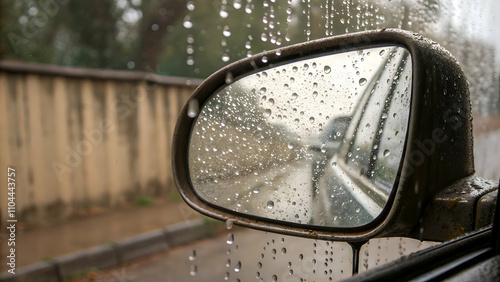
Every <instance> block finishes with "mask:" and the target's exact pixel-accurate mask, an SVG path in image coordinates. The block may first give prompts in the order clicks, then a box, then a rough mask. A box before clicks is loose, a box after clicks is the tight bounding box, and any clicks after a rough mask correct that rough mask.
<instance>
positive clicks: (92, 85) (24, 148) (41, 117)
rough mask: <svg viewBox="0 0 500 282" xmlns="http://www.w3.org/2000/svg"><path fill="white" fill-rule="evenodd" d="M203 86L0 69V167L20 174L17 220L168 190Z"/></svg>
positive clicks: (5, 65)
mask: <svg viewBox="0 0 500 282" xmlns="http://www.w3.org/2000/svg"><path fill="white" fill-rule="evenodd" d="M199 83H200V81H198V80H189V79H185V78H172V77H161V76H158V75H155V74H151V73H146V72H123V71H103V70H84V69H75V68H66V67H57V66H42V65H33V64H23V63H13V62H0V101H1V102H0V107H1V108H0V129H1V132H2V134H1V136H0V156H1V157H0V167H2V168H7V166H10V167H14V168H15V169H16V171H17V175H16V181H17V183H16V187H19V189H17V190H16V193H17V194H16V211H17V215H18V219H20V220H24V221H29V220H32V219H40V218H45V217H52V216H63V215H68V214H70V213H71V212H73V211H74V210H75V209H79V208H88V207H91V206H96V205H97V206H105V207H106V206H114V205H117V204H120V203H122V202H124V201H127V200H131V199H134V198H135V197H137V196H138V195H139V194H140V195H150V196H155V195H160V194H164V193H166V192H167V191H168V190H169V189H173V187H174V186H173V180H172V177H171V172H170V144H171V136H172V132H173V129H174V126H175V122H176V119H177V116H178V114H179V111H180V108H181V107H182V105H183V104H184V102H185V101H186V100H187V98H188V96H189V95H190V93H191V91H192V90H193V89H194V86H196V85H197V84H199ZM6 174H7V173H1V174H0V182H1V183H7V180H6V178H5V177H6ZM21 187H22V188H21ZM6 197H7V193H1V194H0V201H1V204H0V206H2V207H3V206H7V205H6V203H7V198H6ZM5 211H6V210H5ZM5 211H4V210H2V211H0V212H2V214H1V215H2V219H5V217H6V214H5Z"/></svg>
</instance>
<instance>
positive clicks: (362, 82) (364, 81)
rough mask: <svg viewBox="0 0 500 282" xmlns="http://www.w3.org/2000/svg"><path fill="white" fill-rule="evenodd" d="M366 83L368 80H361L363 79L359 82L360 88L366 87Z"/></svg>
mask: <svg viewBox="0 0 500 282" xmlns="http://www.w3.org/2000/svg"><path fill="white" fill-rule="evenodd" d="M366 81H367V80H366V78H361V79H360V80H359V85H360V86H363V85H365V84H366Z"/></svg>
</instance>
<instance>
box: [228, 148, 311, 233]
mask: <svg viewBox="0 0 500 282" xmlns="http://www.w3.org/2000/svg"><path fill="white" fill-rule="evenodd" d="M227 182H230V181H226V182H225V183H224V184H222V185H221V186H220V187H224V189H225V190H226V191H228V192H227V193H226V198H227V201H225V202H224V205H230V208H231V209H232V210H235V211H239V212H244V213H249V214H252V215H257V216H262V217H267V218H272V219H277V220H285V221H293V222H297V223H309V222H310V220H311V217H312V212H311V211H312V207H313V196H312V192H313V191H312V169H311V161H310V160H308V159H307V158H306V159H301V160H298V161H295V162H291V163H288V164H286V165H284V166H283V167H280V168H274V169H272V170H270V171H268V172H266V173H260V174H259V175H249V176H245V178H244V180H239V181H238V182H236V181H232V183H227ZM220 184H221V183H219V185H220ZM229 191H230V192H229Z"/></svg>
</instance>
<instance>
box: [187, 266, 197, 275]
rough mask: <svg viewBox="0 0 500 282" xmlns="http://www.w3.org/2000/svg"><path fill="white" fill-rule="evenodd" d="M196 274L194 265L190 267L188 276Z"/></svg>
mask: <svg viewBox="0 0 500 282" xmlns="http://www.w3.org/2000/svg"><path fill="white" fill-rule="evenodd" d="M197 273H198V267H197V266H196V265H191V269H190V270H189V275H191V276H196V274H197Z"/></svg>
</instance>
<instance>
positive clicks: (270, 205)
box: [267, 201, 274, 210]
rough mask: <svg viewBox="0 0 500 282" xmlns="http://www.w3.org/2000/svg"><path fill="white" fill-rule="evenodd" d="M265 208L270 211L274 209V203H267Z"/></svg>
mask: <svg viewBox="0 0 500 282" xmlns="http://www.w3.org/2000/svg"><path fill="white" fill-rule="evenodd" d="M267 208H268V209H270V210H272V209H273V208H274V202H273V201H268V202H267Z"/></svg>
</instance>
